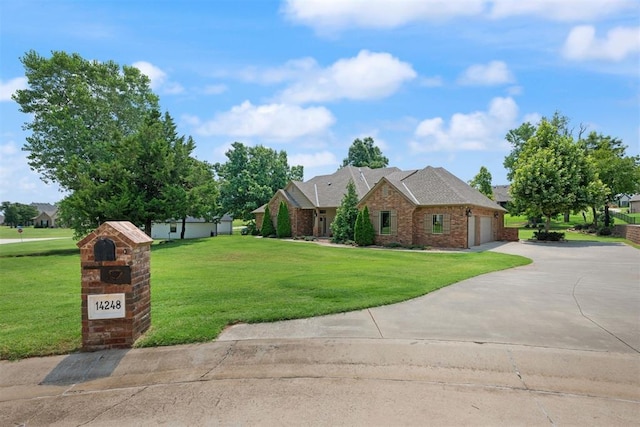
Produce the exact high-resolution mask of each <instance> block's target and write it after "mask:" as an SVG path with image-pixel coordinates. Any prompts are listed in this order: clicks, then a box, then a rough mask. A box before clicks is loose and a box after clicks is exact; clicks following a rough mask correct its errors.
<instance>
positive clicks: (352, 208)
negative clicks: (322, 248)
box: [331, 179, 358, 243]
mask: <svg viewBox="0 0 640 427" xmlns="http://www.w3.org/2000/svg"><path fill="white" fill-rule="evenodd" d="M357 205H358V193H357V192H356V185H355V183H354V182H353V180H352V179H350V180H349V182H348V183H347V192H346V193H345V195H344V196H343V197H342V201H341V202H340V206H338V209H337V210H336V217H335V219H334V220H333V222H332V223H331V231H332V232H333V236H332V241H333V242H335V243H344V242H347V241H349V240H353V239H354V237H355V225H356V219H357V217H358V206H357Z"/></svg>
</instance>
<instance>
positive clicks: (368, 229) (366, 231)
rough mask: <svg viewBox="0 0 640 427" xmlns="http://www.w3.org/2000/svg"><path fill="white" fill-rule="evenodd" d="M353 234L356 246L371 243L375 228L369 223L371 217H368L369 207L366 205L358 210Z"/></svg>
mask: <svg viewBox="0 0 640 427" xmlns="http://www.w3.org/2000/svg"><path fill="white" fill-rule="evenodd" d="M354 234H355V241H356V243H357V244H358V246H369V245H373V242H374V238H375V230H374V228H373V224H371V218H369V208H368V207H367V206H365V207H364V209H363V210H361V211H359V212H358V217H357V218H356V227H355V233H354Z"/></svg>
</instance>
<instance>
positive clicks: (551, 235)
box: [533, 230, 564, 242]
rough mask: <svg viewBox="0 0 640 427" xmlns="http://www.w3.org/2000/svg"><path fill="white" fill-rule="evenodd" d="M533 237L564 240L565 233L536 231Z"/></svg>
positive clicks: (541, 239)
mask: <svg viewBox="0 0 640 427" xmlns="http://www.w3.org/2000/svg"><path fill="white" fill-rule="evenodd" d="M533 238H534V239H536V240H540V241H547V242H559V241H560V240H564V233H561V232H558V231H549V232H548V233H547V232H546V231H542V230H540V231H534V232H533Z"/></svg>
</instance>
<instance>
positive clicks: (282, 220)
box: [276, 201, 291, 239]
mask: <svg viewBox="0 0 640 427" xmlns="http://www.w3.org/2000/svg"><path fill="white" fill-rule="evenodd" d="M276 221H277V223H278V226H277V228H276V234H277V236H278V238H280V239H282V238H284V237H291V219H290V218H289V208H288V207H287V204H286V203H285V202H283V201H282V202H280V207H279V209H278V217H277V218H276Z"/></svg>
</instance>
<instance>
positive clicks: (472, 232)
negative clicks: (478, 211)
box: [467, 216, 476, 247]
mask: <svg viewBox="0 0 640 427" xmlns="http://www.w3.org/2000/svg"><path fill="white" fill-rule="evenodd" d="M467 236H469V247H472V246H475V245H476V217H474V216H470V217H469V221H468V222H467Z"/></svg>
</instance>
